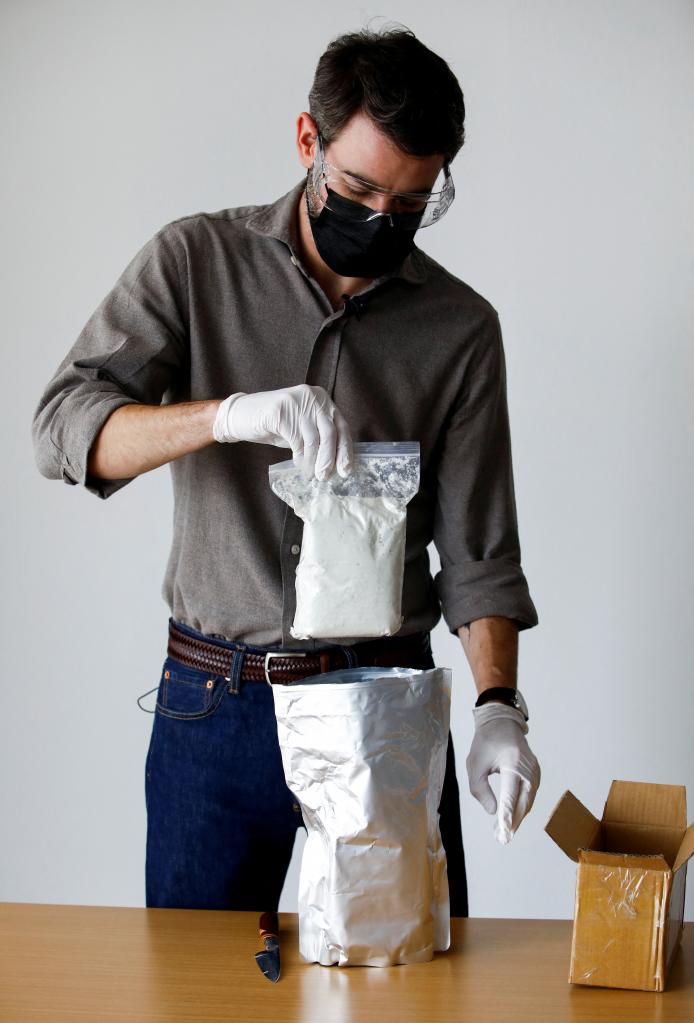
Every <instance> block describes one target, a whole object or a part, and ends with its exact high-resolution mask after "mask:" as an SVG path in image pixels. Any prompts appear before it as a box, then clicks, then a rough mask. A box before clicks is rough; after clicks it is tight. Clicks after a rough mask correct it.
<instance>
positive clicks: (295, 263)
mask: <svg viewBox="0 0 694 1023" xmlns="http://www.w3.org/2000/svg"><path fill="white" fill-rule="evenodd" d="M289 258H290V259H291V261H292V263H293V264H294V266H298V265H299V264H298V262H297V260H296V257H295V256H293V255H292V256H290V257H289Z"/></svg>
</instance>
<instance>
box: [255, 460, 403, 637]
mask: <svg viewBox="0 0 694 1023" xmlns="http://www.w3.org/2000/svg"><path fill="white" fill-rule="evenodd" d="M353 449H354V469H353V471H352V473H351V474H350V475H349V476H348V477H347V478H343V477H342V476H340V475H339V473H337V472H333V474H332V475H331V476H330V477H328V479H327V480H319V479H317V478H316V476H315V475H312V476H307V475H306V473H305V471H304V470H303V468H302V466H301V465H297V464H296V463H295V462H294V459H288V460H286V461H283V462H276V463H275V464H274V465H271V466H270V467H269V469H268V476H269V480H270V486H271V488H272V490H273V491H274V492H275V494H277V496H278V497H280V498H281V499H282V500H283V501H286V503H287V504H288V505H290V506H291V507H292V508H293V509H294V511H295V512H296V514H297V515H299V516H300V518H302V519H303V520H304V530H303V538H302V544H301V553H300V555H299V562H298V564H297V568H296V611H295V614H294V621H293V623H292V625H291V627H290V630H289V631H290V633H291V635H292V636H293V637H294V639H329V640H333V641H336V640H340V641H341V642H343V643H346V642H350V641H354V640H358V639H362V638H366V637H371V636H392V635H394V633H396V632H397V631H398V630H399V629H400V626H401V625H402V622H403V617H402V613H401V608H402V582H403V575H404V568H405V534H406V525H407V507H406V506H407V503H408V501H410V500H411V499H412V497H414V495H415V494H416V493H417V490H418V489H419V468H420V466H419V459H420V455H419V443H418V442H417V441H392V442H391V441H362V442H356V443H355V444H354V445H353Z"/></svg>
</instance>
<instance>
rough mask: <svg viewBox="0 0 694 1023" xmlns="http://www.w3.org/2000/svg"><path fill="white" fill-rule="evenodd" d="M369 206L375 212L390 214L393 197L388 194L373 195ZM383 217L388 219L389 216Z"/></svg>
mask: <svg viewBox="0 0 694 1023" xmlns="http://www.w3.org/2000/svg"><path fill="white" fill-rule="evenodd" d="M369 206H370V207H371V209H372V210H375V211H376V212H377V213H384V214H390V213H392V212H393V199H392V197H391V196H389V195H374V196H373V198H372V201H371V202H370V203H369ZM383 219H384V220H390V217H388V216H385V217H384V218H383ZM390 222H391V223H392V220H390Z"/></svg>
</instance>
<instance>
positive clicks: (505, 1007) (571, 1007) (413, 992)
mask: <svg viewBox="0 0 694 1023" xmlns="http://www.w3.org/2000/svg"><path fill="white" fill-rule="evenodd" d="M257 924H258V916H257V914H255V913H231V912H222V911H219V910H178V909H121V908H109V907H101V906H55V905H35V904H32V903H2V904H0V1020H2V1023H26V1021H29V1020H30V1021H31V1023H42V1021H47V1023H48V1021H50V1023H102V1021H103V1023H118V1021H120V1020H135V1021H138V1023H147V1021H150V1020H152V1021H154V1020H156V1021H157V1023H166V1021H168V1020H175V1021H177V1023H180V1021H184V1023H185V1021H189V1020H190V1021H193V1020H195V1021H197V1020H215V1021H218V1023H221V1021H222V1020H224V1021H232V1023H237V1021H246V1020H248V1021H251V1020H252V1021H254V1023H262V1021H265V1020H267V1021H272V1023H291V1021H294V1020H298V1021H301V1023H313V1021H314V1020H315V1021H317V1023H318V1021H320V1023H352V1021H359V1023H361V1021H365V1023H371V1021H375V1023H384V1021H390V1020H393V1021H397V1023H409V1021H414V1020H417V1021H426V1023H447V1021H448V1020H451V1021H452V1020H455V1021H456V1023H461V1021H463V1023H467V1021H475V1023H496V1021H502V1020H503V1021H509V1023H510V1021H514V1023H519V1021H520V1023H522V1021H525V1020H527V1021H529V1023H530V1021H532V1023H564V1021H569V1020H586V1021H591V1023H594V1021H604V1023H622V1021H624V1023H627V1021H628V1023H636V1021H640V1020H658V1021H666V1020H667V1021H670V1020H677V1021H685V1020H687V1021H689V1023H691V1021H692V1020H694V936H693V935H694V927H692V926H691V925H685V929H684V938H683V942H682V948H681V949H680V950H679V951H678V953H677V957H676V960H675V963H674V964H673V967H672V970H671V973H670V977H669V985H668V988H667V990H666V991H664V992H662V993H660V994H655V993H651V992H647V991H619V990H617V989H611V988H589V987H581V986H575V985H571V984H569V983H568V981H567V975H568V969H569V950H570V941H571V926H572V925H571V921H570V920H499V919H486V918H475V919H462V918H461V919H454V920H453V921H452V927H451V930H452V945H451V948H450V949H449V951H447V952H440V953H437V954H436V956H435V958H434V960H433V961H432V962H430V963H420V964H417V965H414V966H392V967H389V968H383V969H381V968H376V967H363V966H362V967H339V966H319V965H318V964H316V963H313V964H307V963H304V962H302V961H301V960H300V958H299V953H298V920H297V916H296V914H293V913H282V914H280V925H281V930H282V933H281V956H282V976H281V978H280V980H279V982H278V983H277V984H272V983H270V981H268V980H266V978H265V977H263V975H262V974H261V973H260V970H259V969H258V966H257V965H256V962H255V960H254V958H253V955H254V952H256V951H257V949H258V947H259V942H258V932H257Z"/></svg>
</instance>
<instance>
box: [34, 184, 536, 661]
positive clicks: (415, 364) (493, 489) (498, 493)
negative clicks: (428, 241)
mask: <svg viewBox="0 0 694 1023" xmlns="http://www.w3.org/2000/svg"><path fill="white" fill-rule="evenodd" d="M303 186H304V179H303V178H302V180H301V181H300V182H298V183H297V184H296V185H295V186H294V187H293V188H292V189H291V190H290V191H289V192H287V193H286V194H285V195H284V196H282V197H281V198H280V199H278V200H277V201H276V202H274V203H270V204H268V205H264V206H245V207H237V208H234V209H224V210H220V211H218V212H215V213H195V214H192V215H190V216H184V217H180V218H179V219H177V220H174V221H171V222H170V223H168V224H166V225H165V226H164V227H162V228H161V229H160V230H159V231H157V232H156V234H155V235H154V236H153V237H152V238H151V239H150V240H149V241H148V242H147V243H146V244H145V245H144V246H143V247H142V248H141V249H140V251H139V252H138V253H137V254H136V255H135V256H134V258H133V259H132V260H131V262H130V263H129V264H128V266H127V267H126V268H125V270H124V271H123V273H122V274H121V276H120V278H119V279H118V281H117V282H116V284H115V285H114V287H113V288H112V290H111V291H110V292H109V293H108V294H107V295H106V297H105V298H104V299H103V301H102V302H101V303H100V305H99V306H98V308H97V309H96V310H95V311H94V313H93V314H92V316H91V317H90V318H89V320H88V321H87V323H86V324H85V326H84V328H83V329H82V331H81V333H80V335H79V337H78V338H77V340H76V341H75V343H74V344H73V346H72V348H71V349H70V350H69V352H68V353H67V355H66V356H65V358H64V359H63V360H62V362H61V363H60V365H59V366H58V368H57V370H56V371H55V373H54V375H53V377H52V378H51V380H50V381H49V383H48V385H47V386H46V388H45V390H44V392H43V394H42V396H41V398H40V400H39V403H38V407H37V409H36V411H35V413H34V418H33V424H32V433H33V440H34V448H35V454H36V461H37V465H38V467H39V469H40V471H41V473H42V474H43V475H44V476H46V477H48V478H49V479H63V480H64V481H65V482H66V483H71V484H81V485H82V486H83V487H85V488H86V489H87V490H88V491H90V492H91V493H93V494H96V495H98V496H99V497H102V498H107V497H110V496H111V495H112V494H114V493H115V492H116V491H117V490H119V489H120V488H122V487H123V486H125V485H126V484H127V483H129V482H131V480H130V479H124V480H100V479H95V478H93V477H90V476H88V475H87V470H86V466H87V455H88V453H89V449H90V447H91V444H92V442H93V441H94V438H95V437H96V435H97V433H98V431H99V429H100V427H101V426H102V425H103V423H104V421H105V420H106V418H107V417H108V416H109V414H110V413H111V412H113V411H114V409H116V408H118V407H119V406H120V405H126V404H131V403H133V402H141V403H145V404H149V405H159V404H162V403H170V402H180V401H194V400H198V399H205V398H224V397H226V396H227V395H228V394H231V393H233V392H235V391H246V392H252V391H264V390H271V389H274V388H278V387H289V386H292V385H293V384H297V383H302V382H305V383H309V384H319V385H321V386H322V387H324V388H325V389H326V391H327V392H328V393H329V394H330V395H331V397H332V399H333V401H334V402H335V404H336V405H337V407H338V408H339V409H340V410H341V412H342V413H343V414H344V416H345V417H346V419H347V422H348V423H349V426H350V429H351V433H352V437H353V439H354V440H355V441H364V440H392V441H396V440H397V441H406V440H409V441H414V440H416V441H419V443H420V450H421V459H422V463H421V482H420V489H419V492H418V493H417V494H416V495H415V497H414V498H413V499H412V500H411V501H410V503H409V504H408V506H407V544H406V552H405V575H404V582H403V594H402V613H403V616H404V621H403V624H402V627H401V629H400V633H401V634H405V633H410V632H415V631H418V630H430V629H431V628H433V626H434V625H435V624H436V623H437V621H438V620H439V619H440V617H441V613H443V617H444V619H445V621H446V624H447V625H448V628H449V630H450V631H451V632H452V633H455V632H456V630H457V629H458V628H459V627H460V626H461V625H463V624H464V623H467V622H470V621H471V620H472V619H475V618H482V617H486V616H487V615H503V616H505V617H508V618H513V619H515V620H516V622H517V623H518V626H519V628H520V629H526V628H530V627H532V626H534V625H536V624H537V621H538V618H537V612H536V610H535V607H534V605H533V602H532V600H531V598H530V594H529V591H528V585H527V582H526V579H525V576H524V574H523V571H522V569H521V563H520V545H519V539H518V528H517V519H516V506H515V495H514V486H513V470H512V461H511V438H510V430H509V419H508V407H507V399H506V368H505V358H504V350H503V343H502V337H501V331H500V327H499V319H498V316H497V313H496V311H495V309H494V308H493V306H491V305H490V303H489V302H488V301H486V299H484V298H483V297H482V296H481V295H479V294H478V293H477V292H475V291H473V289H472V288H470V287H469V286H468V285H467V284H465V283H464V282H463V281H461V280H459V279H458V278H457V277H454V276H453V275H452V274H451V273H449V272H448V271H447V270H445V269H444V268H443V267H442V266H440V265H439V264H438V263H437V262H436V261H435V260H433V259H431V258H430V257H429V256H428V255H426V254H425V253H424V252H423V251H422V250H421V249H419V248H415V249H414V250H413V252H411V253H410V255H409V256H408V257H407V258H406V259H405V261H404V262H403V263H402V265H401V266H400V267H399V269H398V270H397V271H396V272H394V273H390V274H387V275H386V276H384V277H380V278H378V279H376V280H375V281H373V282H372V283H371V284H370V285H369V286H368V287H367V288H366V289H364V291H362V292H361V293H360V296H359V297H358V298H357V304H356V305H355V303H348V308H347V309H345V308H344V307H341V308H340V309H338V310H337V311H335V310H333V308H332V305H331V304H330V302H329V301H328V299H327V297H326V295H325V293H324V292H323V290H322V289H321V288H320V286H319V285H318V283H317V282H316V281H315V280H314V279H313V278H312V277H311V276H310V274H309V273H308V271H307V270H306V269H305V268H304V267H303V265H302V264H301V261H300V258H299V252H300V248H299V245H298V223H297V212H296V211H297V203H298V202H299V201H300V200H302V193H303ZM288 457H291V453H290V451H289V449H283V448H278V447H274V446H272V445H265V444H252V443H245V442H239V443H234V444H220V443H217V442H214V441H213V442H212V443H211V444H210V445H209V446H207V447H205V448H203V449H202V450H200V451H196V452H193V453H191V454H187V455H184V456H183V457H181V458H177V459H175V460H174V461H173V462H170V463H169V465H170V469H171V474H172V477H173V490H174V533H173V543H172V547H171V552H170V556H169V560H168V564H167V567H166V573H165V577H164V582H163V587H162V595H163V597H164V599H165V600H166V602H167V604H168V606H169V608H170V611H171V614H172V615H173V617H174V618H175V619H177V620H178V621H180V622H183V623H186V624H188V625H191V626H192V627H193V628H196V629H199V630H200V631H202V632H205V633H208V634H210V635H215V636H220V637H224V638H227V639H231V640H237V641H242V642H246V643H251V644H257V645H262V646H286V647H292V648H295V649H299V648H308V649H312V648H314V647H316V646H322V645H325V644H324V643H321V642H320V641H317V640H295V639H293V637H292V636H291V635H290V633H289V627H290V625H291V623H292V621H293V618H294V610H295V606H296V596H295V585H294V583H295V570H296V565H297V562H298V551H299V549H300V544H301V537H302V530H303V523H302V520H301V519H300V518H298V516H297V515H296V514H295V513H294V512H293V511H292V509H291V508H289V506H288V505H286V504H285V503H284V502H283V501H281V500H280V498H279V497H277V496H276V495H275V494H274V493H273V492H272V490H271V489H270V485H269V482H268V466H269V465H270V464H272V463H273V462H276V461H281V460H283V459H286V458H288ZM432 540H433V541H434V544H435V546H436V548H437V551H438V553H439V557H440V561H441V566H442V567H441V571H440V572H438V573H437V574H436V576H435V577H432V575H431V573H430V571H429V557H428V552H427V546H428V544H429V543H430V542H431V541H432ZM356 638H357V637H349V636H345V637H342V638H341V642H343V643H347V642H351V641H353V640H354V639H356Z"/></svg>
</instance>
